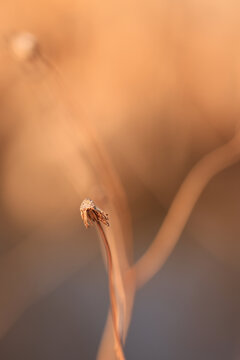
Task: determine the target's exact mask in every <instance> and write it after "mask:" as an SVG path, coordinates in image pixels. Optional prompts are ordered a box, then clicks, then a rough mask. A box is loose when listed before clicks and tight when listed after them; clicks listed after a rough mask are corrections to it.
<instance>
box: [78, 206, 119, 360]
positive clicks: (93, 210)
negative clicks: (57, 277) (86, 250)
mask: <svg viewBox="0 0 240 360" xmlns="http://www.w3.org/2000/svg"><path fill="white" fill-rule="evenodd" d="M80 212H81V216H82V219H83V222H84V225H85V226H86V228H88V226H89V223H88V220H89V221H90V223H91V224H96V227H97V230H98V233H99V236H100V239H101V240H102V241H103V244H104V247H105V250H106V257H107V263H108V279H109V295H110V302H111V312H112V321H113V329H114V335H115V351H116V356H117V358H118V359H119V360H124V359H125V357H124V353H123V349H122V343H121V335H120V332H119V325H118V309H117V299H116V294H115V288H114V268H113V261H112V254H111V250H110V246H109V243H108V240H107V236H106V233H105V231H104V229H103V227H102V223H103V224H104V225H107V226H109V221H108V215H107V214H105V213H104V212H103V211H102V210H101V209H99V208H97V207H96V205H95V204H94V202H93V201H92V200H90V199H85V200H83V202H82V204H81V206H80Z"/></svg>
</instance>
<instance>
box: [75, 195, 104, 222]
mask: <svg viewBox="0 0 240 360" xmlns="http://www.w3.org/2000/svg"><path fill="white" fill-rule="evenodd" d="M80 212H81V217H82V219H83V223H84V225H85V226H86V228H88V226H89V222H90V224H92V223H94V222H98V223H99V222H102V223H103V224H104V225H107V226H109V222H108V214H106V213H105V212H104V211H102V210H101V209H99V208H98V207H96V205H95V204H94V202H93V201H92V200H90V199H85V200H83V202H82V203H81V206H80ZM88 221H89V222H88Z"/></svg>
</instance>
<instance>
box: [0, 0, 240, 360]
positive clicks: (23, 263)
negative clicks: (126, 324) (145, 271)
mask: <svg viewBox="0 0 240 360" xmlns="http://www.w3.org/2000/svg"><path fill="white" fill-rule="evenodd" d="M26 32H27V33H30V34H32V35H33V36H34V38H33V43H32V48H31V46H30V48H31V49H30V50H26V49H25V48H24V45H23V49H21V45H20V50H19V49H18V48H17V49H16V46H18V45H16V41H17V40H18V39H19V36H20V37H21V36H24V34H26ZM21 34H22V35H21ZM18 50H19V51H18ZM21 51H22V52H23V55H24V54H25V53H24V51H26V54H25V55H26V56H21V54H22V53H21ZM0 94H1V96H0V183H1V187H0V215H1V217H0V235H1V237H0V239H1V241H0V358H1V359H2V360H15V359H18V360H21V359H24V360H50V359H58V360H61V359H62V360H66V359H68V360H77V359H83V360H91V359H95V358H96V356H97V352H98V346H99V343H100V341H101V336H102V333H103V329H104V325H105V320H106V316H107V311H108V304H109V297H108V285H107V275H106V271H105V269H104V263H103V260H102V254H101V248H100V246H99V241H98V239H97V236H96V234H95V231H94V229H91V230H88V231H86V229H84V227H83V224H82V222H81V219H80V215H79V206H80V203H81V201H82V200H83V199H84V198H85V197H92V198H94V199H95V200H96V203H98V201H99V203H101V204H103V206H105V208H106V210H108V211H109V216H110V219H111V215H112V216H114V214H113V213H111V206H110V205H111V202H113V203H114V201H115V200H114V196H115V195H114V194H115V193H114V192H113V193H111V192H110V193H108V192H109V189H108V173H107V172H106V171H105V168H104V167H102V166H101V160H99V161H98V160H97V162H95V160H94V159H95V158H97V157H98V154H99V152H98V149H97V148H95V147H94V146H93V145H92V143H91V141H90V140H89V133H91V134H94V138H95V137H96V138H97V141H98V142H99V143H100V148H101V149H102V150H103V153H104V154H105V155H106V156H107V158H108V160H109V161H111V163H112V165H113V168H114V169H115V170H114V171H115V172H114V174H115V176H116V178H117V179H118V180H117V181H119V183H121V184H122V187H121V189H122V190H121V191H123V192H125V194H126V199H127V202H128V205H129V209H130V214H131V218H132V225H133V235H134V236H133V238H134V241H133V243H132V242H131V240H130V238H131V236H129V238H125V237H124V236H123V238H124V241H125V244H124V245H125V248H126V249H127V254H128V257H129V259H130V262H133V261H134V260H137V259H138V258H139V257H140V255H142V254H143V253H144V251H146V249H147V248H148V246H149V245H150V243H151V242H152V240H153V238H154V236H155V235H156V233H157V231H158V229H159V227H160V225H161V223H162V221H163V219H164V217H165V215H166V213H167V211H168V209H169V207H170V205H171V202H172V200H173V198H174V195H175V194H176V192H177V190H178V188H179V186H180V184H181V183H182V181H183V180H184V178H185V176H186V175H187V174H188V172H189V170H190V169H191V167H192V166H193V165H194V164H195V163H196V162H197V161H198V160H199V159H200V158H201V157H202V156H204V155H205V154H207V153H209V152H210V151H212V150H214V149H215V148H217V147H218V146H221V145H222V144H224V143H226V142H227V141H229V139H231V137H232V136H233V134H234V133H235V131H236V129H238V124H239V121H240V116H239V115H240V106H239V100H240V3H238V2H237V1H234V0H230V1H226V0H225V1H224V0H212V1H207V0H202V1H198V0H183V1H181V2H180V1H166V0H165V1H164V0H158V1H157V0H149V1H146V0H141V1H134V0H128V1H125V0H123V1H121V2H114V1H108V0H103V1H96V0H88V1H86V0H85V1H82V0H79V1H75V0H69V1H66V0H48V1H46V0H42V1H30V0H1V3H0ZM99 164H100V165H99ZM239 183H240V164H235V165H234V166H231V167H229V168H227V169H226V170H224V171H223V172H221V173H220V174H218V175H217V176H216V177H214V178H213V179H212V180H211V182H210V183H209V184H208V185H207V187H206V188H205V189H204V192H203V193H202V195H201V197H200V199H199V201H198V202H197V205H196V206H195V208H194V210H193V212H192V214H191V216H190V219H189V221H188V223H187V225H186V227H185V229H184V232H183V233H182V234H181V236H180V239H179V242H178V244H177V246H176V248H175V250H174V252H173V253H172V254H171V256H170V257H169V259H168V260H167V262H166V264H165V265H164V267H163V268H162V269H161V270H160V271H159V272H158V273H157V274H156V275H155V276H154V277H153V278H152V279H151V280H150V281H149V282H148V283H147V284H146V285H145V286H144V287H142V288H141V289H140V290H139V291H138V292H137V293H136V298H135V304H134V308H133V314H132V319H131V324H130V328H129V333H128V337H127V341H126V347H125V354H126V358H127V359H139V360H140V359H142V360H145V359H151V360H158V359H162V360H164V359H165V360H177V359H178V360H179V359H184V360H193V359H194V360H237V359H239V358H240V310H239V303H240V286H239V280H240V279H239V276H240V239H239V237H240V224H239V214H240V187H239ZM117 189H118V188H117ZM119 191H120V190H119ZM116 194H118V190H117V191H116ZM105 208H104V209H105ZM123 216H124V214H123ZM116 226H117V225H116ZM123 235H124V233H123ZM128 239H129V240H128ZM131 247H133V250H132V251H133V257H132V259H131ZM119 256H120V261H121V253H120V254H119ZM106 360H107V357H106Z"/></svg>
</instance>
